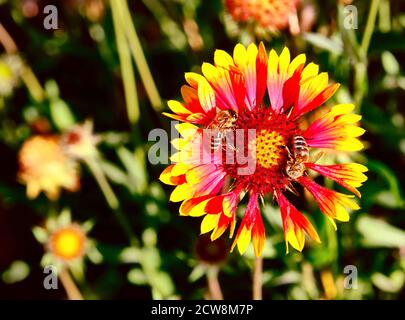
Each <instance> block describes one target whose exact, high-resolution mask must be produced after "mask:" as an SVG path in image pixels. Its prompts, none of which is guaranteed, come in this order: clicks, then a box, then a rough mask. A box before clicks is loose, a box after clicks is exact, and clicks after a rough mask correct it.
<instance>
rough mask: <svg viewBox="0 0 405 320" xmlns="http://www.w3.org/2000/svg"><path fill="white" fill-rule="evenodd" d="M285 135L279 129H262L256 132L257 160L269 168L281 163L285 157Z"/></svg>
mask: <svg viewBox="0 0 405 320" xmlns="http://www.w3.org/2000/svg"><path fill="white" fill-rule="evenodd" d="M285 145H286V142H285V140H284V137H283V136H282V135H281V134H280V133H278V132H277V131H270V130H267V129H262V130H260V131H259V132H258V133H257V134H256V150H255V151H256V152H255V153H256V162H257V164H258V165H259V166H261V167H263V168H266V169H269V168H271V167H274V166H277V165H279V164H280V161H281V160H282V158H283V154H284V150H283V149H284V146H285Z"/></svg>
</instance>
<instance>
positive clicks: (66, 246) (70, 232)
mask: <svg viewBox="0 0 405 320" xmlns="http://www.w3.org/2000/svg"><path fill="white" fill-rule="evenodd" d="M92 227H93V222H92V221H86V222H84V223H81V224H80V223H78V222H74V221H72V219H71V214H70V210H69V209H64V210H62V212H61V213H60V214H59V215H58V216H51V217H49V218H47V220H46V221H45V225H44V226H43V227H42V226H41V227H40V226H36V227H34V228H33V230H32V232H33V234H34V236H35V238H36V239H37V241H38V242H40V243H41V244H42V245H43V246H44V249H45V254H44V256H43V258H42V260H41V265H42V266H48V265H53V266H55V267H57V268H60V269H61V268H63V267H65V266H67V267H69V268H70V269H71V271H72V272H73V273H74V275H75V276H76V278H80V277H82V275H83V270H84V264H83V262H84V258H85V257H88V258H89V259H90V260H91V261H92V262H93V263H100V262H101V261H102V256H101V254H100V252H99V251H98V250H97V248H96V245H95V244H96V243H95V241H94V240H92V239H90V238H89V237H88V236H87V233H88V232H89V231H90V230H91V228H92Z"/></svg>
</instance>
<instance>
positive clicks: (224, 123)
mask: <svg viewBox="0 0 405 320" xmlns="http://www.w3.org/2000/svg"><path fill="white" fill-rule="evenodd" d="M237 120H238V114H237V113H236V112H235V111H234V110H230V109H229V110H221V111H220V112H218V113H217V114H216V116H215V119H214V120H213V121H212V122H211V123H210V124H209V125H208V127H207V129H211V130H215V131H214V136H213V137H212V139H211V145H210V149H211V151H217V150H218V149H219V148H220V147H221V146H223V142H224V140H226V135H227V134H228V133H229V131H232V130H234V128H235V123H236V121H237ZM232 148H233V146H232ZM233 149H234V148H233Z"/></svg>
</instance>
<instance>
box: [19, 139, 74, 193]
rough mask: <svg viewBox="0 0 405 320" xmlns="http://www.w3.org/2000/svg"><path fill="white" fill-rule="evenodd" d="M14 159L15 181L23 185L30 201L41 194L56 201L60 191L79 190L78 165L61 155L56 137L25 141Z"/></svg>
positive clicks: (58, 140)
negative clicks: (16, 168)
mask: <svg viewBox="0 0 405 320" xmlns="http://www.w3.org/2000/svg"><path fill="white" fill-rule="evenodd" d="M18 158H19V159H18V160H19V172H18V179H19V181H20V182H21V183H23V184H25V185H27V196H28V197H29V198H30V199H34V198H36V197H37V196H38V195H39V194H40V193H41V191H44V193H45V195H46V196H47V197H48V198H49V199H51V200H56V199H58V198H59V195H60V191H61V189H62V188H65V189H66V190H69V191H72V192H73V191H77V190H78V189H79V187H80V180H79V178H80V177H79V167H78V163H76V162H75V161H73V160H72V159H70V158H68V157H67V156H66V155H65V154H64V153H63V150H62V148H61V145H60V138H59V137H58V136H34V137H31V138H29V139H28V140H26V141H25V142H24V143H23V145H22V147H21V150H20V152H19V155H18Z"/></svg>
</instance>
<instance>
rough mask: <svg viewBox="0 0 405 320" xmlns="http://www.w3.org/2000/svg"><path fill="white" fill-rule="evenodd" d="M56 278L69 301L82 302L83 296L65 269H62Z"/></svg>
mask: <svg viewBox="0 0 405 320" xmlns="http://www.w3.org/2000/svg"><path fill="white" fill-rule="evenodd" d="M58 276H59V279H60V281H61V282H62V285H63V287H64V288H65V290H66V294H67V296H68V298H69V300H83V296H82V294H81V292H80V290H79V288H78V287H77V286H76V284H75V282H74V281H73V279H72V277H71V275H70V273H69V271H68V270H67V269H66V267H62V269H61V270H60V271H59V273H58Z"/></svg>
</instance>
